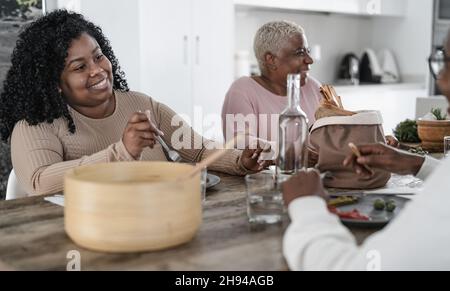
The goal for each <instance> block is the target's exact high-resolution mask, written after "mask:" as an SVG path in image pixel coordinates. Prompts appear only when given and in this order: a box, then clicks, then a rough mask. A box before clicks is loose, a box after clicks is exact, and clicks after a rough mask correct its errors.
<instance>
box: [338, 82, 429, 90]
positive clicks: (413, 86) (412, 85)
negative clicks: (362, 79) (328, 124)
mask: <svg viewBox="0 0 450 291" xmlns="http://www.w3.org/2000/svg"><path fill="white" fill-rule="evenodd" d="M333 86H334V88H335V89H336V91H342V92H347V91H356V90H421V89H423V90H425V89H426V86H425V83H424V82H409V83H395V84H360V85H340V84H335V85H333ZM338 93H339V92H338Z"/></svg>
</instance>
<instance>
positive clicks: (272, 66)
mask: <svg viewBox="0 0 450 291" xmlns="http://www.w3.org/2000/svg"><path fill="white" fill-rule="evenodd" d="M270 68H271V69H272V70H273V71H276V70H277V69H278V67H277V66H275V65H271V66H270Z"/></svg>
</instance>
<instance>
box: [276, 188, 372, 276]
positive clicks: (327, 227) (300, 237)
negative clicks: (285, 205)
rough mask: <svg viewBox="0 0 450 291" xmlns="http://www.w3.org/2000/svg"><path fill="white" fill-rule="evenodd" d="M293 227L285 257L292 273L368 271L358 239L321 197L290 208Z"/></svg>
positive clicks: (299, 201)
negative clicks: (300, 271)
mask: <svg viewBox="0 0 450 291" xmlns="http://www.w3.org/2000/svg"><path fill="white" fill-rule="evenodd" d="M289 216H290V217H291V221H292V222H291V224H290V226H289V227H288V229H287V230H286V233H285V235H284V240H283V254H284V256H285V258H286V260H287V263H288V265H289V268H290V269H291V270H346V269H351V270H365V265H366V264H365V259H364V257H362V252H360V250H359V248H358V246H357V244H356V241H355V238H354V237H353V235H352V234H351V233H350V232H349V230H348V229H347V228H345V227H344V226H343V225H342V224H341V223H340V221H339V219H338V217H337V216H336V215H334V214H331V213H330V212H329V211H328V209H327V207H326V203H325V201H324V200H323V199H322V198H319V197H317V196H310V197H303V198H298V199H296V200H294V201H292V202H291V204H290V205H289Z"/></svg>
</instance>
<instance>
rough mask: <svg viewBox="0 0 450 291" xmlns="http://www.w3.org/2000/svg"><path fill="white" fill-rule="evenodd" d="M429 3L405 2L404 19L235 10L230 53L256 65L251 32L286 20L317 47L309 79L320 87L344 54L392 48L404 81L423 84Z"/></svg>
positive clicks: (333, 75) (428, 44)
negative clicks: (317, 55)
mask: <svg viewBox="0 0 450 291" xmlns="http://www.w3.org/2000/svg"><path fill="white" fill-rule="evenodd" d="M392 1H395V0H392ZM432 2H433V1H430V0H406V1H405V3H406V5H407V6H406V16H405V17H402V18H395V17H370V18H369V17H361V16H351V15H337V14H329V15H326V14H319V13H315V14H314V13H305V12H303V13H301V12H285V11H275V10H274V11H268V10H254V9H252V10H247V9H238V10H237V13H236V27H235V32H236V51H237V50H248V51H249V52H250V55H251V56H252V57H253V62H256V61H255V60H254V56H253V43H252V41H253V36H254V35H255V32H256V30H257V29H258V28H259V27H260V26H261V25H263V24H264V23H266V22H268V21H273V20H292V21H295V22H297V23H298V24H300V25H301V26H303V28H305V30H306V35H307V37H308V41H309V45H310V46H312V45H314V44H320V45H321V48H322V60H321V61H320V62H316V63H315V64H314V65H313V66H312V75H313V76H315V77H316V78H318V79H319V80H320V81H321V82H323V83H332V82H334V80H335V78H336V75H337V68H338V65H339V63H340V61H341V58H342V57H343V55H344V54H345V53H347V52H354V53H356V54H357V56H358V57H360V56H361V54H362V52H363V50H364V48H366V47H372V48H375V49H381V48H389V49H392V50H393V51H394V53H395V56H396V57H397V59H398V63H399V67H400V70H401V71H400V72H401V74H402V75H403V76H404V77H405V79H406V81H410V80H412V79H413V80H414V81H416V80H417V79H419V80H421V81H423V83H425V81H426V76H427V73H428V68H427V64H426V59H427V57H428V55H429V53H430V48H431V33H432V29H431V27H432V10H433V7H432V6H433V3H432Z"/></svg>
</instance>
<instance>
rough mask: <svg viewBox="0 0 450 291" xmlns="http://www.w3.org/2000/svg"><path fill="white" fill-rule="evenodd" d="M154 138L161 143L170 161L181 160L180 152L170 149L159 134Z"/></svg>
mask: <svg viewBox="0 0 450 291" xmlns="http://www.w3.org/2000/svg"><path fill="white" fill-rule="evenodd" d="M156 140H157V141H158V142H159V143H160V144H161V146H162V147H163V149H164V151H165V152H166V154H167V156H168V157H169V159H170V160H172V162H176V163H178V162H180V161H181V156H180V154H178V153H177V152H176V151H174V150H171V149H170V148H169V146H168V145H167V144H166V143H165V141H164V140H163V139H162V138H161V137H160V136H159V135H158V136H156Z"/></svg>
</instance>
